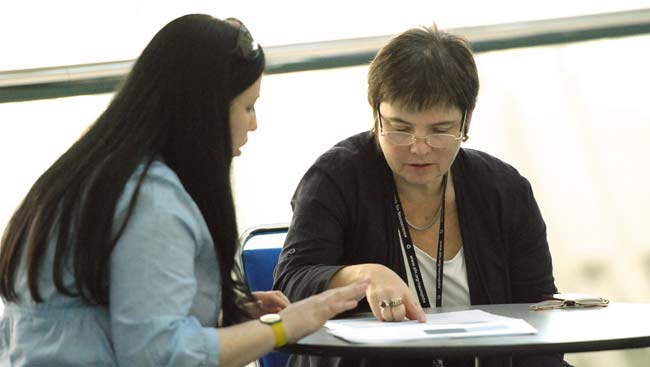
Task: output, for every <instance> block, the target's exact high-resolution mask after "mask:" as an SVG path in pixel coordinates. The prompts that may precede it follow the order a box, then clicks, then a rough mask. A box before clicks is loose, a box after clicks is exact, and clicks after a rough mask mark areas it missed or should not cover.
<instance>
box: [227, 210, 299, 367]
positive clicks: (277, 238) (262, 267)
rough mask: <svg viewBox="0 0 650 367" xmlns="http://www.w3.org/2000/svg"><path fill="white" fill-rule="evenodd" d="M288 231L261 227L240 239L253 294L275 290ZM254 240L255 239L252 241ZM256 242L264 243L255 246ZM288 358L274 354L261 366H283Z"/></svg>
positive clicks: (284, 225) (274, 226)
mask: <svg viewBox="0 0 650 367" xmlns="http://www.w3.org/2000/svg"><path fill="white" fill-rule="evenodd" d="M288 229H289V226H288V224H287V223H278V224H268V225H260V226H255V227H252V228H249V229H247V230H246V231H245V232H244V233H243V234H242V235H241V236H240V237H239V243H240V244H241V246H242V251H241V261H242V266H243V268H244V276H245V277H246V282H247V283H248V287H249V288H250V290H251V292H256V291H269V290H271V288H272V287H273V272H274V271H275V266H276V265H277V263H278V258H279V257H280V251H281V250H282V245H283V242H284V240H283V238H282V237H283V235H285V234H286V233H287V230H288ZM262 237H263V238H262ZM253 238H256V240H255V241H251V240H252V239H253ZM258 240H260V241H258ZM253 242H262V244H261V245H259V244H256V245H253ZM288 358H289V354H287V353H282V352H271V353H269V354H267V355H265V356H264V357H262V359H261V360H260V361H259V363H260V364H261V365H262V366H263V367H284V366H286V365H287V359H288Z"/></svg>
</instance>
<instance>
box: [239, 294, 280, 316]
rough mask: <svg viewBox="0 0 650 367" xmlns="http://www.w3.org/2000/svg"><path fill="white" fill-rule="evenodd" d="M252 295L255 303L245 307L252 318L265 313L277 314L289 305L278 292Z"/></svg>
mask: <svg viewBox="0 0 650 367" xmlns="http://www.w3.org/2000/svg"><path fill="white" fill-rule="evenodd" d="M252 294H253V298H255V302H254V303H253V302H251V303H248V304H246V305H245V307H246V308H247V309H248V311H249V313H250V315H251V317H253V318H257V317H260V316H262V315H264V314H267V313H278V312H280V311H282V310H284V308H285V307H287V306H288V305H289V304H290V303H291V301H289V299H288V298H287V296H285V295H284V294H283V293H282V292H280V291H268V292H252Z"/></svg>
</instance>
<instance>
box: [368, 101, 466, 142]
mask: <svg viewBox="0 0 650 367" xmlns="http://www.w3.org/2000/svg"><path fill="white" fill-rule="evenodd" d="M377 116H378V118H379V129H380V134H381V135H382V136H383V137H385V138H386V140H388V142H390V143H391V144H393V145H398V146H406V145H411V144H415V142H416V141H417V140H418V139H423V140H424V141H425V142H426V143H427V145H429V146H430V147H432V148H446V147H448V146H450V145H452V144H454V143H456V142H457V141H459V140H463V137H464V136H463V131H464V130H465V120H466V119H467V110H465V111H463V120H462V122H461V124H460V131H459V132H458V135H453V134H429V135H425V136H416V135H414V134H411V133H407V132H404V131H386V130H384V124H383V121H382V116H381V111H379V105H377Z"/></svg>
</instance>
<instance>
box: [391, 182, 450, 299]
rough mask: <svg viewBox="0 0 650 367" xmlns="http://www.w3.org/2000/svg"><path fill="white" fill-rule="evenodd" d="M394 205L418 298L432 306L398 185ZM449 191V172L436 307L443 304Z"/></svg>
mask: <svg viewBox="0 0 650 367" xmlns="http://www.w3.org/2000/svg"><path fill="white" fill-rule="evenodd" d="M394 189H395V192H394V195H393V197H394V199H393V201H394V205H395V212H396V213H397V220H398V223H399V226H398V227H397V231H398V232H399V236H400V238H401V240H402V245H403V246H404V252H405V253H406V260H407V262H408V265H409V268H410V269H411V277H412V278H413V283H414V285H415V290H416V292H417V293H418V298H419V299H420V305H421V306H422V307H424V308H428V307H431V304H430V303H429V297H428V296H427V290H426V288H425V287H424V282H423V279H422V274H421V273H420V266H419V265H418V259H417V257H416V255H415V249H414V248H413V246H414V245H413V241H412V240H411V234H410V232H409V229H408V226H407V225H406V216H405V214H404V210H403V209H402V203H401V201H400V200H399V195H398V194H397V187H394ZM446 193H447V174H446V173H445V175H444V176H443V177H442V203H441V204H440V205H442V207H441V208H440V211H441V213H440V232H439V234H438V255H437V256H436V307H440V306H442V276H443V272H442V271H443V263H444V258H445V194H446Z"/></svg>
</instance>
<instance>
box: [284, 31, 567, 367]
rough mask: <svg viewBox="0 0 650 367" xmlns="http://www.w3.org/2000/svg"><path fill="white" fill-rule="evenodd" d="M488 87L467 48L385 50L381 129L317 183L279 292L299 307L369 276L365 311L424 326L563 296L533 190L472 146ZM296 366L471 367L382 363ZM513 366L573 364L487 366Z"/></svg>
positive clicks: (320, 167) (315, 174)
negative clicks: (468, 310)
mask: <svg viewBox="0 0 650 367" xmlns="http://www.w3.org/2000/svg"><path fill="white" fill-rule="evenodd" d="M478 90H479V79H478V73H477V69H476V64H475V62H474V57H473V55H472V52H471V50H470V48H469V45H468V44H467V42H466V41H465V40H463V39H462V38H460V37H457V36H454V35H452V34H449V33H446V32H443V31H440V30H438V29H437V28H436V27H435V26H434V27H430V28H429V27H422V28H415V29H410V30H408V31H406V32H404V33H402V34H400V35H398V36H397V37H395V38H393V39H392V40H391V41H390V42H389V43H388V44H387V45H386V46H384V47H383V48H382V49H381V50H380V51H379V53H378V54H377V55H376V57H375V58H374V60H373V61H372V63H371V64H370V68H369V70H368V102H369V103H370V106H371V108H372V110H373V115H374V126H373V129H372V130H371V131H367V132H363V133H360V134H357V135H355V136H352V137H350V138H348V139H346V140H344V141H342V142H340V143H338V144H336V145H335V146H334V147H333V148H331V149H330V150H329V151H327V152H326V153H325V154H323V155H322V156H321V157H319V158H318V159H317V161H316V162H315V163H314V164H313V166H312V167H311V168H310V169H309V170H308V171H307V173H305V175H304V177H303V178H302V180H301V182H300V184H299V185H298V188H297V189H296V192H295V194H294V197H293V200H292V202H291V204H292V207H293V220H292V222H291V225H290V227H289V233H288V235H287V237H286V241H285V244H284V248H283V250H282V253H281V255H280V261H279V263H278V268H277V270H276V274H275V284H274V288H275V289H279V290H282V291H283V292H284V293H286V294H287V295H288V296H289V298H290V299H292V300H299V299H303V298H305V297H309V296H310V295H312V294H315V293H318V292H320V291H323V290H326V289H331V288H335V287H339V286H342V285H346V284H351V283H353V282H354V281H356V280H357V279H362V278H366V279H369V280H370V285H369V286H368V288H367V290H366V301H364V302H362V303H360V305H359V307H358V308H357V309H356V311H371V312H372V313H373V314H374V316H375V317H376V318H377V319H379V320H382V321H389V322H390V321H402V320H404V319H406V318H408V319H411V320H420V321H424V320H426V316H425V314H424V311H423V308H429V307H441V306H468V305H476V304H494V303H517V302H538V301H541V300H542V299H543V297H544V295H551V294H554V293H556V292H557V290H556V288H555V283H554V278H553V267H552V262H551V254H550V251H549V247H548V243H547V241H546V226H545V224H544V221H543V219H542V216H541V213H540V211H539V208H538V206H537V203H536V201H535V198H534V196H533V192H532V189H531V187H530V184H529V182H528V181H527V180H526V179H525V178H524V177H522V176H521V175H520V174H519V172H518V171H517V170H516V169H515V168H513V167H512V166H510V165H508V164H507V163H505V162H503V161H501V160H499V159H497V158H495V157H493V156H491V155H489V154H487V153H484V152H480V151H477V150H472V149H466V148H461V143H462V142H464V141H465V140H467V138H468V131H469V127H470V123H471V121H472V113H473V111H474V107H475V105H476V98H477V95H478ZM443 285H444V287H443ZM314 358H315V357H314ZM293 362H296V364H299V365H327V366H334V365H341V366H343V365H345V366H349V365H367V366H393V365H408V366H416V365H422V366H432V365H433V366H440V365H442V364H443V362H444V366H446V367H451V366H467V365H469V366H472V365H473V360H460V359H445V360H444V361H442V360H433V361H432V360H431V359H429V360H424V361H413V360H407V361H391V360H373V359H372V358H371V356H368V359H367V360H361V361H348V360H345V361H337V360H330V361H324V360H311V361H308V360H307V359H306V357H300V358H298V359H296V360H292V363H293ZM512 362H514V364H515V365H521V366H542V365H543V366H560V365H561V363H562V360H561V358H560V357H559V356H543V357H539V358H537V357H532V358H528V357H519V358H515V359H513V361H511V360H510V359H508V358H495V359H491V360H487V361H483V363H482V364H481V365H482V366H491V367H492V366H509V365H510V364H511V363H512ZM310 363H311V364H310Z"/></svg>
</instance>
